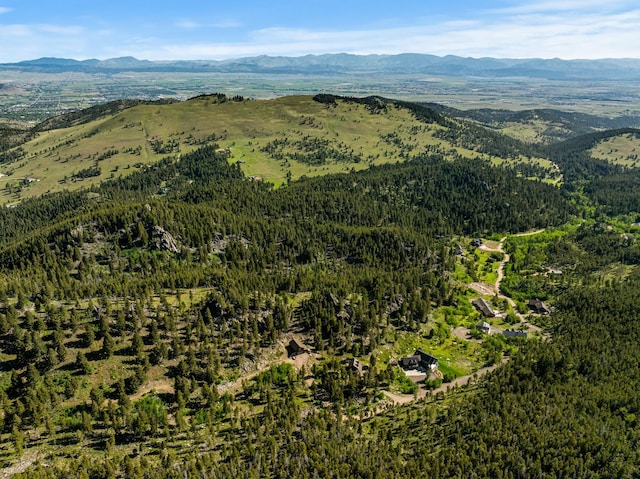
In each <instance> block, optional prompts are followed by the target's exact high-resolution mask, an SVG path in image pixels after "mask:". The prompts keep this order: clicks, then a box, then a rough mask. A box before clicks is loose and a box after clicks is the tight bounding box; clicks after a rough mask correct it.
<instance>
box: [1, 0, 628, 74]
mask: <svg viewBox="0 0 640 479" xmlns="http://www.w3.org/2000/svg"><path fill="white" fill-rule="evenodd" d="M338 52H347V53H357V54H369V53H380V54H394V53H404V52H412V53H429V54H434V55H447V54H452V55H460V56H469V57H485V56H490V57H500V58H533V57H536V58H555V57H558V58H565V59H572V58H585V59H590V58H640V2H638V0H633V1H629V0H598V1H594V0H567V1H564V0H555V1H553V0H541V1H533V0H525V1H510V0H503V1H498V0H492V1H471V0H468V1H459V0H449V1H447V0H438V1H434V0H421V1H418V0H387V1H378V0H369V1H362V0H342V1H337V0H324V1H315V0H307V1H305V0H302V1H295V2H294V1H284V0H271V1H269V2H267V1H264V0H262V1H257V0H249V1H234V0H227V1H225V2H213V1H210V2H205V1H189V0H184V1H171V2H169V1H166V0H156V1H154V2H140V1H136V0H129V1H122V0H112V1H104V2H92V1H87V0H82V1H79V0H78V1H71V0H58V1H46V0H0V62H13V61H20V60H28V59H34V58H39V57H43V56H55V57H64V58H75V59H79V60H82V59H87V58H99V59H106V58H114V57H119V56H135V57H136V58H139V59H149V60H175V59H186V60H196V59H205V60H208V59H212V60H220V59H224V58H237V57H245V56H257V55H274V56H275V55H286V56H299V55H306V54H321V53H338Z"/></svg>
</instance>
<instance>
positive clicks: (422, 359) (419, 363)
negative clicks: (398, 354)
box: [400, 349, 438, 371]
mask: <svg viewBox="0 0 640 479" xmlns="http://www.w3.org/2000/svg"><path fill="white" fill-rule="evenodd" d="M400 366H401V367H402V369H424V370H425V371H434V370H435V369H436V368H437V367H438V358H436V357H435V356H432V355H431V354H428V353H425V352H424V351H423V350H422V349H418V350H417V351H416V352H415V353H414V354H413V355H412V356H407V357H404V358H402V359H400Z"/></svg>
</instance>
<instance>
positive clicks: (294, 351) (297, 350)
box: [287, 339, 309, 358]
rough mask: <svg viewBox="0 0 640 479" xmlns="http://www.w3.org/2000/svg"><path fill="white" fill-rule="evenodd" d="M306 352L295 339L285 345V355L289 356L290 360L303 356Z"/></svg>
mask: <svg viewBox="0 0 640 479" xmlns="http://www.w3.org/2000/svg"><path fill="white" fill-rule="evenodd" d="M308 352H309V350H308V349H307V348H305V347H304V346H303V345H302V344H300V343H299V342H298V341H296V340H295V339H292V340H291V341H289V344H288V345H287V353H288V354H289V357H290V358H295V357H296V356H297V355H298V354H304V353H308Z"/></svg>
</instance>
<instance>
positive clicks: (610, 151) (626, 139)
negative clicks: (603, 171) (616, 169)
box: [591, 133, 640, 167]
mask: <svg viewBox="0 0 640 479" xmlns="http://www.w3.org/2000/svg"><path fill="white" fill-rule="evenodd" d="M638 155H640V136H638V135H634V134H632V133H627V134H624V135H620V136H615V137H613V138H609V139H607V140H604V141H601V142H600V143H599V144H598V145H596V146H595V147H594V148H592V149H591V156H593V157H594V158H597V159H599V160H605V161H609V162H611V163H616V164H619V165H623V166H628V167H637V166H638Z"/></svg>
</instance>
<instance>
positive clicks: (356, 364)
mask: <svg viewBox="0 0 640 479" xmlns="http://www.w3.org/2000/svg"><path fill="white" fill-rule="evenodd" d="M348 366H349V369H351V370H352V371H354V372H356V373H360V372H362V364H360V361H358V360H357V359H356V358H351V359H350V360H349V362H348Z"/></svg>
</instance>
